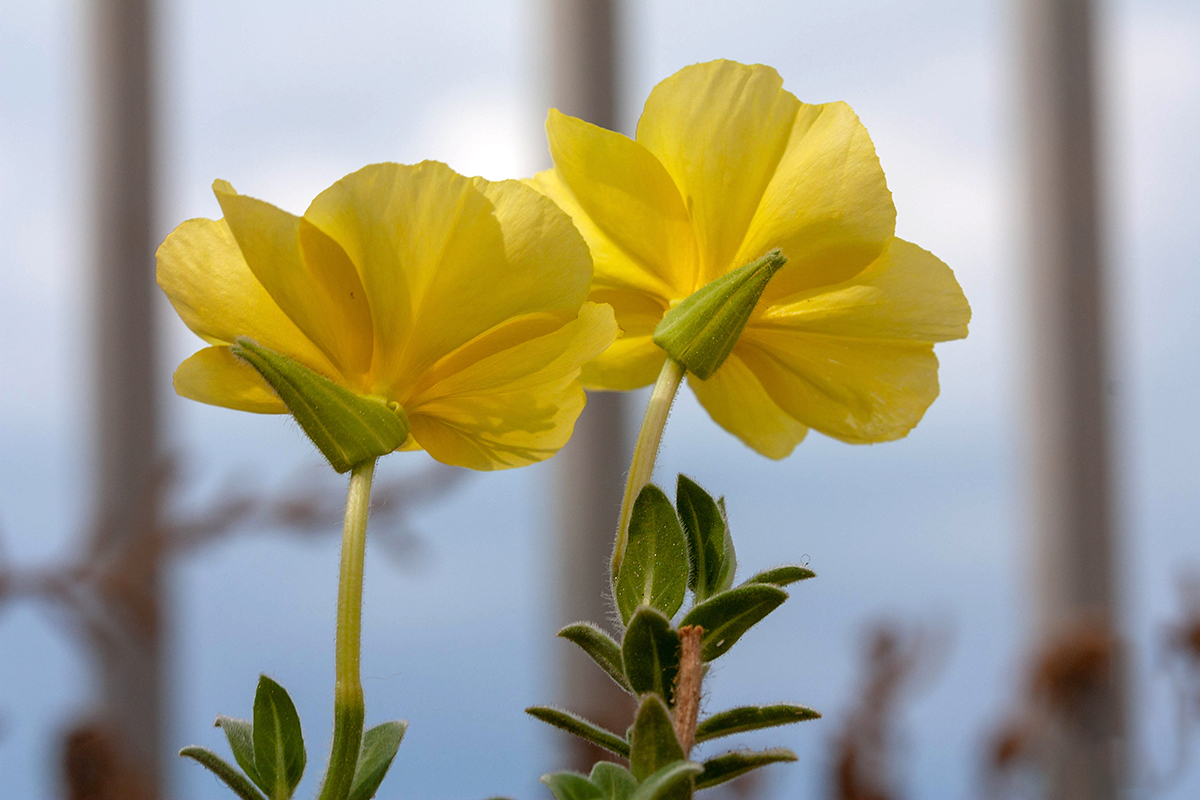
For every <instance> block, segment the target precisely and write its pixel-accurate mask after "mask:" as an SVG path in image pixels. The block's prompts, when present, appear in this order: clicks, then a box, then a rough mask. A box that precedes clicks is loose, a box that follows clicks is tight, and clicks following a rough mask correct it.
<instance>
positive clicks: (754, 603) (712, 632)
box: [679, 583, 788, 661]
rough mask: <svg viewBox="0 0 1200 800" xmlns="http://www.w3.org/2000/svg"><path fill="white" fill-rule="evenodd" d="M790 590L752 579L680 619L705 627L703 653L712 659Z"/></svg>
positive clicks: (686, 623) (781, 601) (701, 649)
mask: <svg viewBox="0 0 1200 800" xmlns="http://www.w3.org/2000/svg"><path fill="white" fill-rule="evenodd" d="M787 598H788V593H787V592H785V591H784V590H783V589H780V588H779V587H778V586H772V585H771V584H769V583H750V584H747V585H745V586H739V587H737V588H736V589H730V590H729V591H727V592H721V593H720V594H717V595H713V596H712V597H710V598H709V599H707V600H705V601H704V602H703V603H700V604H699V605H697V606H696V607H695V608H693V609H692V610H691V611H689V612H688V613H687V615H686V616H684V618H683V621H682V622H680V623H679V626H680V627H683V626H685V625H699V626H700V627H702V628H704V633H703V634H702V635H701V637H700V655H701V657H702V658H703V659H704V660H705V661H712V660H713V659H715V658H718V657H720V656H722V655H724V654H725V653H726V652H727V651H728V650H729V648H731V647H733V645H734V644H735V643H736V642H737V640H738V639H740V638H741V636H742V634H743V633H745V632H746V631H748V630H749V629H750V628H751V627H752V626H754V625H755V624H756V623H758V622H759V621H760V620H761V619H762V618H763V617H765V616H767V614H770V613H771V612H772V611H774V610H775V609H776V608H778V607H779V606H780V604H781V603H783V601H784V600H787Z"/></svg>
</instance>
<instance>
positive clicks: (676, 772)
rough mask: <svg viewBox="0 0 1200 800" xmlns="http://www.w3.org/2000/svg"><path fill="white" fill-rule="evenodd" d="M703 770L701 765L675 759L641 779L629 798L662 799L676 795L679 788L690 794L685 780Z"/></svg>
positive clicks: (635, 799)
mask: <svg viewBox="0 0 1200 800" xmlns="http://www.w3.org/2000/svg"><path fill="white" fill-rule="evenodd" d="M703 771H704V768H703V767H701V766H700V765H699V764H693V763H692V762H690V761H676V762H674V763H672V764H667V765H666V766H665V767H663V768H662V769H660V770H659V771H658V772H655V773H654V774H653V775H651V776H650V777H649V778H646V780H644V781H642V782H641V784H640V785H638V787H637V791H635V792H634V793H633V795H632V796H631V797H630V798H629V800H662V799H663V798H666V797H670V796H678V795H679V794H680V792H679V791H678V790H679V789H684V794H688V795H690V793H688V792H687V791H686V782H687V781H688V779H689V778H691V777H692V776H693V775H699V774H700V773H701V772H703Z"/></svg>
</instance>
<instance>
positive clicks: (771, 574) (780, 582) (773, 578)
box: [742, 564, 817, 586]
mask: <svg viewBox="0 0 1200 800" xmlns="http://www.w3.org/2000/svg"><path fill="white" fill-rule="evenodd" d="M815 577H817V573H815V572H813V571H812V570H811V569H809V568H808V567H802V566H800V565H799V564H785V565H783V566H782V567H772V568H771V569H764V570H763V571H762V572H756V573H755V574H754V575H752V576H750V578H749V580H747V581H746V583H770V584H773V585H775V586H787V585H788V584H792V583H795V582H796V581H804V580H808V579H809V578H815ZM742 585H743V586H745V583H743V584H742Z"/></svg>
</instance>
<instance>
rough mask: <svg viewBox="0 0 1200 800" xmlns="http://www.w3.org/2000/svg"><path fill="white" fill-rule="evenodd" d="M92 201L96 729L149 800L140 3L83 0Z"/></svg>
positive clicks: (153, 606) (149, 457)
mask: <svg viewBox="0 0 1200 800" xmlns="http://www.w3.org/2000/svg"><path fill="white" fill-rule="evenodd" d="M89 10H90V14H91V25H92V56H93V60H92V81H93V83H92V95H93V96H92V103H93V105H92V120H93V126H92V130H93V135H94V142H93V151H92V157H93V160H94V164H95V172H94V181H95V183H94V187H93V191H94V195H93V198H92V202H93V206H94V211H93V222H94V225H95V232H94V245H95V251H94V257H95V276H94V284H93V287H92V291H93V297H94V302H95V306H94V328H93V335H94V337H95V341H94V348H95V349H94V358H95V367H94V369H95V373H94V376H95V406H94V409H95V410H94V413H95V417H94V424H95V449H94V458H95V461H94V476H95V486H96V489H95V491H96V495H95V502H96V514H97V517H96V528H95V536H94V539H93V541H92V543H91V544H92V554H91V561H90V562H89V564H88V568H89V570H90V572H91V573H92V574H93V575H94V576H95V577H94V583H93V585H94V588H95V594H96V600H97V603H98V605H99V606H100V608H99V609H98V612H99V613H98V616H97V618H98V619H102V620H103V623H102V624H97V625H93V626H92V630H91V632H92V634H93V636H92V641H93V642H94V644H95V649H94V653H95V658H96V664H95V667H96V670H97V674H98V684H99V691H100V707H99V709H98V713H99V719H98V720H96V723H97V724H98V726H99V729H100V730H101V731H102V734H101V735H104V736H107V737H109V739H110V742H111V744H112V745H113V746H114V747H115V750H114V754H113V758H114V759H115V760H116V762H117V764H116V766H115V767H113V768H114V769H117V770H118V771H119V773H120V778H119V781H118V782H119V785H120V786H121V787H123V790H122V791H123V792H124V793H125V794H126V795H127V796H131V797H138V798H156V797H160V796H161V794H162V792H161V791H160V788H159V782H160V781H159V761H160V754H161V752H162V749H163V734H164V725H163V700H162V690H163V680H162V679H163V676H162V669H163V653H162V636H161V623H160V616H159V615H160V602H159V581H160V568H161V559H160V550H159V537H158V534H157V530H156V525H155V523H156V517H157V515H156V505H157V498H156V491H155V485H156V481H155V475H156V472H157V468H158V461H157V459H158V449H157V408H156V406H157V404H156V402H155V390H154V387H155V384H154V375H155V361H156V357H157V348H156V347H155V330H154V319H153V313H152V311H153V303H152V298H153V294H152V293H153V288H154V272H153V263H154V258H153V254H154V244H155V243H154V233H153V219H152V217H153V208H154V203H153V194H154V192H153V189H154V179H153V162H154V135H153V102H152V93H153V92H152V90H153V85H152V84H153V80H152V74H153V73H152V61H153V46H152V44H153V43H152V40H153V19H152V13H151V12H152V2H151V0H99V1H98V2H93V3H91V4H90V9H89Z"/></svg>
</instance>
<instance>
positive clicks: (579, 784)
mask: <svg viewBox="0 0 1200 800" xmlns="http://www.w3.org/2000/svg"><path fill="white" fill-rule="evenodd" d="M541 781H542V783H544V784H546V786H547V787H549V789H550V791H551V792H553V793H554V796H555V797H556V798H558V800H604V794H603V793H602V792H601V791H600V789H599V788H598V787H597V786H596V785H595V784H593V783H592V782H591V781H589V780H588V779H587V778H585V777H584V776H582V775H580V774H579V773H578V772H552V773H550V774H549V775H543V776H542V777H541Z"/></svg>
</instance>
